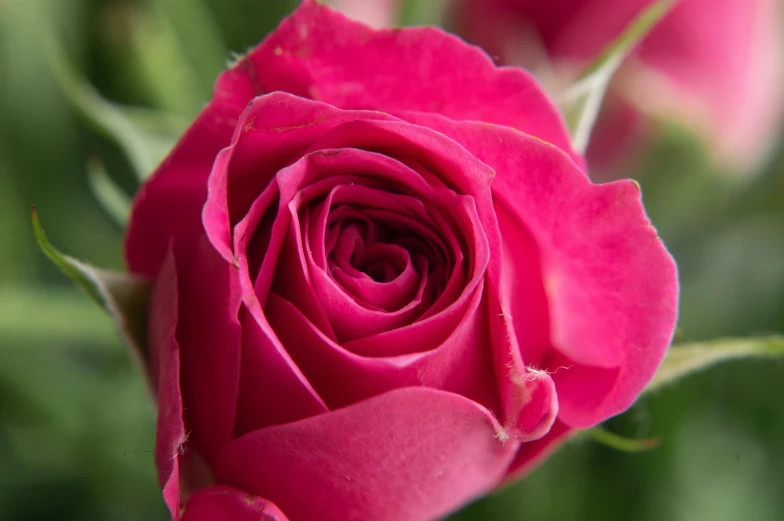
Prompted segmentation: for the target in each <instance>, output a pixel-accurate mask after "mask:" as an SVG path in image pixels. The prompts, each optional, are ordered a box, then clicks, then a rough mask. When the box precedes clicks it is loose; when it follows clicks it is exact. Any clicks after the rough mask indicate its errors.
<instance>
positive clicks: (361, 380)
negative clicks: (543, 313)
mask: <svg viewBox="0 0 784 521" xmlns="http://www.w3.org/2000/svg"><path fill="white" fill-rule="evenodd" d="M481 296H482V294H481V292H480V291H475V292H474V295H473V298H472V299H471V300H470V302H469V307H468V310H467V311H465V312H463V314H461V315H460V316H457V317H454V319H455V321H456V322H455V323H450V324H448V325H447V326H446V328H447V329H448V330H449V331H450V333H451V334H450V335H449V336H448V337H447V338H446V339H444V340H442V341H441V342H442V343H441V344H440V345H437V346H435V347H433V348H431V349H430V350H429V351H425V352H419V353H414V354H410V355H403V356H396V357H389V358H368V357H363V356H359V355H357V354H354V353H352V352H350V351H348V350H346V349H344V348H343V347H342V346H340V345H338V344H336V343H334V342H333V341H331V340H330V339H329V338H327V337H326V336H325V335H324V334H323V333H322V332H321V331H319V330H318V329H317V328H316V327H315V326H314V325H313V324H312V323H311V322H310V321H308V320H307V319H306V318H305V317H304V316H303V315H302V313H301V312H300V311H299V310H298V309H297V308H295V307H294V306H292V305H291V303H289V302H288V301H286V300H284V299H282V298H280V297H278V296H277V295H276V294H275V293H272V294H270V300H269V302H268V306H267V309H266V313H267V316H268V317H269V321H270V324H272V326H273V327H274V328H275V330H276V331H277V333H278V335H279V337H280V339H281V341H282V342H283V344H284V345H285V346H286V347H287V349H288V351H289V352H290V353H291V356H292V358H293V359H294V360H295V361H296V362H297V365H298V366H299V367H300V368H301V369H302V372H303V373H304V374H305V375H307V377H308V378H309V379H310V381H311V382H312V383H313V386H314V387H315V388H316V389H317V390H318V391H319V394H320V396H321V397H322V398H323V399H324V401H325V402H327V404H328V405H329V406H330V408H333V409H334V408H337V407H343V406H346V405H349V404H352V403H355V402H357V401H360V400H364V399H367V398H369V397H371V396H374V395H376V394H381V393H383V392H386V391H389V390H391V389H394V388H396V387H405V386H415V385H421V386H426V387H434V388H437V389H443V390H446V391H450V392H455V393H459V394H461V395H463V396H467V397H469V398H471V399H472V400H474V401H477V402H479V403H481V404H482V405H484V406H486V407H488V408H490V409H492V410H498V409H499V407H498V400H497V397H496V392H495V379H494V375H493V368H492V360H491V353H490V352H489V351H488V349H487V346H486V344H485V341H484V340H485V338H486V337H487V320H486V316H485V315H484V313H483V311H484V307H483V306H481V305H480V304H482V303H481V301H480V299H481ZM423 334H424V335H432V334H433V333H430V332H428V331H424V333H423ZM442 334H443V333H442Z"/></svg>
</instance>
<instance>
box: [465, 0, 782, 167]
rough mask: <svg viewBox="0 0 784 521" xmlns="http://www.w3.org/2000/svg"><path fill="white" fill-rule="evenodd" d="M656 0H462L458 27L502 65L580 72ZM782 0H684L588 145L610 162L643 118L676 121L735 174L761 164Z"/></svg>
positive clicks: (653, 37) (778, 75) (643, 52)
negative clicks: (551, 66)
mask: <svg viewBox="0 0 784 521" xmlns="http://www.w3.org/2000/svg"><path fill="white" fill-rule="evenodd" d="M653 3H654V0H551V1H548V2H542V1H541V0H460V1H454V2H452V4H451V5H452V6H453V7H454V8H455V10H454V12H453V13H452V18H453V21H454V23H455V25H456V27H457V29H458V32H459V33H460V34H461V35H463V36H464V37H465V38H466V39H468V40H469V41H470V42H472V43H476V44H479V45H481V46H482V47H483V48H485V49H486V50H487V51H488V52H489V53H490V54H492V55H494V56H495V57H497V58H498V59H499V60H500V61H502V62H503V63H509V64H511V63H514V64H519V65H525V66H527V67H530V68H531V69H533V70H536V71H537V72H538V73H540V74H548V70H547V69H548V65H546V64H547V63H549V62H552V64H553V65H554V66H555V70H556V72H561V73H563V72H564V71H569V72H567V73H566V75H569V73H570V72H574V71H577V70H579V69H580V68H581V67H584V66H585V65H586V64H587V63H589V62H590V61H591V60H592V59H594V58H595V57H596V56H598V55H599V53H600V52H601V51H602V49H603V48H605V47H606V46H607V45H609V44H610V43H611V42H612V41H613V39H614V38H615V37H617V36H618V34H620V32H621V31H622V30H623V29H624V28H625V27H627V26H628V25H629V24H630V23H631V22H632V21H633V20H634V19H635V18H636V17H637V16H638V15H639V14H640V13H641V12H642V11H643V10H644V9H645V8H647V7H649V6H650V5H652V4H653ZM780 35H781V2H780V0H680V1H679V2H678V3H677V4H676V5H675V7H673V8H672V10H671V11H670V12H669V13H668V14H667V15H666V16H665V17H664V19H663V20H662V21H661V22H660V23H659V24H658V25H657V26H655V27H654V28H653V30H652V31H651V32H650V33H649V34H648V35H647V36H646V37H645V38H644V40H643V41H642V43H641V44H640V45H639V47H638V48H637V50H636V52H635V53H634V54H633V56H632V57H631V58H630V59H629V60H627V62H626V65H625V66H624V67H622V68H621V70H620V72H619V73H618V75H617V77H616V81H615V82H614V83H613V86H612V89H611V92H610V97H609V99H608V101H607V104H606V106H605V111H604V114H603V115H602V117H601V118H600V120H599V123H598V128H597V131H596V132H595V135H594V138H593V142H592V143H591V147H590V148H589V151H588V156H589V158H590V160H591V162H594V161H596V162H597V164H602V165H607V164H612V163H613V161H614V160H617V159H618V155H619V153H621V152H625V151H628V150H632V149H633V146H632V145H633V144H634V142H635V141H644V140H645V134H647V133H648V131H649V130H650V129H649V128H648V127H649V125H647V124H646V122H647V121H648V119H649V118H646V117H644V116H653V117H654V118H667V119H671V120H675V121H679V122H681V123H683V124H685V125H686V126H688V127H690V128H691V129H692V130H694V131H696V132H697V134H698V135H700V136H702V137H703V138H704V139H705V141H706V144H708V145H709V148H710V151H711V152H712V155H713V156H714V157H715V158H716V159H717V160H719V161H720V162H721V163H722V164H724V165H725V166H727V167H729V170H733V171H735V172H737V173H742V172H745V171H748V170H750V169H753V168H755V167H757V166H759V164H760V162H761V161H762V160H763V159H764V158H765V157H766V155H767V154H766V152H767V151H769V150H770V148H771V147H770V145H772V144H773V143H774V142H775V137H776V135H777V132H776V130H777V129H778V126H779V123H780V121H781V115H782V108H783V106H782V99H784V98H782V96H781V91H782V88H784V81H782V80H783V79H784V76H782V73H783V72H784V69H783V67H782V66H783V65H784V47H782V45H784V44H783V43H782V41H781V36H780ZM549 72H550V73H552V72H553V71H552V70H550V71H549Z"/></svg>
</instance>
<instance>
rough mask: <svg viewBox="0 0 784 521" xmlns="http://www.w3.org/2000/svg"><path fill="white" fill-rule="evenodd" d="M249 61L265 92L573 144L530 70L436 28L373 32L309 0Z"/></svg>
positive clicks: (556, 143)
mask: <svg viewBox="0 0 784 521" xmlns="http://www.w3.org/2000/svg"><path fill="white" fill-rule="evenodd" d="M245 60H247V61H248V62H249V63H250V64H252V65H251V66H252V67H253V68H254V69H255V70H256V71H258V76H259V78H260V84H261V85H262V88H263V89H264V90H266V91H267V92H271V91H273V90H282V91H286V92H291V93H293V94H296V95H299V96H302V97H310V98H313V99H318V100H324V101H326V102H328V103H330V104H332V105H335V106H338V107H341V108H354V109H356V108H360V109H374V110H381V111H387V112H391V111H395V110H422V111H427V112H437V113H440V114H443V115H445V116H448V117H450V118H452V119H458V120H478V121H487V122H491V123H497V124H501V125H509V126H513V127H515V128H517V129H519V130H521V131H523V132H527V133H530V134H532V135H535V136H537V137H539V138H540V139H543V140H545V141H548V142H551V143H554V144H555V145H557V146H559V147H561V148H562V149H563V150H567V151H571V144H570V140H569V136H568V133H567V131H566V126H565V124H564V122H563V120H562V118H561V116H560V114H559V112H558V111H557V110H556V108H555V107H554V106H553V104H552V103H551V102H550V100H549V99H548V98H547V96H546V95H545V94H544V92H543V91H542V90H541V88H540V87H539V85H538V84H537V82H536V81H535V80H534V79H533V78H532V77H531V76H530V75H529V74H528V73H527V72H525V71H524V70H522V69H519V68H498V67H496V66H495V65H494V64H493V62H492V61H491V60H490V58H489V57H488V56H487V55H486V54H485V53H483V52H482V51H481V50H479V49H477V48H475V47H472V46H468V45H466V44H465V42H463V41H462V40H460V39H459V38H457V37H455V36H452V35H449V34H447V33H445V32H443V31H442V30H440V29H437V28H434V27H422V28H405V29H394V30H390V29H386V30H380V31H374V30H372V29H371V28H369V27H367V26H365V25H362V24H360V23H357V22H353V21H351V20H349V19H348V18H346V17H345V16H344V15H342V14H340V13H338V12H336V11H333V10H332V9H329V8H328V7H326V6H324V5H321V4H320V3H318V2H315V1H312V0H306V1H304V2H303V3H302V5H301V6H300V7H299V9H297V10H296V11H295V12H294V13H293V14H292V15H291V16H290V17H289V18H287V19H285V20H284V21H283V22H282V23H281V25H280V27H279V28H278V29H277V30H276V31H275V32H274V33H272V34H271V35H270V36H269V37H268V38H267V39H266V40H264V41H263V42H262V43H261V45H259V47H257V48H256V49H254V50H253V51H251V52H250V53H249V54H248V55H247V56H246V57H245ZM390 71H393V72H390ZM412 85H416V88H412Z"/></svg>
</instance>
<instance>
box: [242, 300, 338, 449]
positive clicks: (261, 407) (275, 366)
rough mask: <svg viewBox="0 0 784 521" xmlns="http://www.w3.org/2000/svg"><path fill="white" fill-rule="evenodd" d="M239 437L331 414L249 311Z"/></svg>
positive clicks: (244, 311)
mask: <svg viewBox="0 0 784 521" xmlns="http://www.w3.org/2000/svg"><path fill="white" fill-rule="evenodd" d="M240 319H241V322H242V333H243V340H242V367H241V373H240V392H239V398H238V400H237V421H236V427H235V430H234V434H235V436H241V435H242V434H244V433H246V432H250V431H252V430H256V429H261V428H263V427H268V426H270V425H278V424H281V423H289V422H292V421H297V420H301V419H302V418H307V417H309V416H315V415H317V414H322V413H325V412H327V410H328V409H327V406H326V405H325V404H324V402H323V401H322V400H321V398H320V397H319V396H318V394H317V393H316V391H315V390H314V389H313V387H312V386H311V385H310V382H308V380H307V378H305V376H304V375H303V374H302V372H301V371H300V370H299V368H298V367H297V366H296V364H294V362H293V361H292V360H291V357H290V356H289V354H288V353H287V352H286V350H285V349H283V346H281V344H280V341H278V339H277V338H274V337H272V338H271V337H270V336H268V335H267V334H265V332H264V330H263V329H262V328H261V327H260V326H259V324H258V323H257V322H256V319H255V318H254V317H253V316H252V315H251V313H250V311H248V310H247V308H244V307H243V309H242V311H241V313H240Z"/></svg>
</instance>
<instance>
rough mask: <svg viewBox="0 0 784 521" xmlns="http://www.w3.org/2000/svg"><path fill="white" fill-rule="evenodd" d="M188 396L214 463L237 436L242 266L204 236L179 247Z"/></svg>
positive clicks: (195, 432) (190, 417) (180, 333)
mask: <svg viewBox="0 0 784 521" xmlns="http://www.w3.org/2000/svg"><path fill="white" fill-rule="evenodd" d="M176 254H177V275H178V279H179V289H180V295H179V325H178V328H177V338H178V340H179V343H180V346H181V347H182V350H181V352H180V364H181V373H182V374H181V385H182V394H183V400H184V402H185V403H187V404H188V406H187V408H186V411H185V416H186V421H187V424H188V427H189V428H191V429H192V433H191V436H192V437H193V440H194V442H196V444H197V445H198V446H199V448H200V449H201V451H202V454H203V456H204V457H205V458H206V459H207V461H208V462H209V463H212V462H213V461H214V458H215V456H216V455H217V452H218V450H219V449H220V447H221V446H223V445H224V444H226V443H227V442H228V441H229V440H231V439H232V438H233V435H234V420H235V409H236V407H237V396H238V393H239V378H240V359H241V351H242V339H241V335H242V331H241V328H240V323H239V318H238V313H239V309H240V288H239V283H238V280H237V276H236V273H235V272H236V268H234V267H233V266H232V265H231V264H229V263H227V262H226V261H225V260H224V259H223V258H221V256H220V254H219V253H218V252H217V251H215V249H214V248H213V246H212V244H210V242H209V241H208V240H207V238H206V237H205V236H204V235H202V236H201V238H200V239H199V240H198V241H197V242H195V243H192V244H182V245H181V247H180V248H178V249H177V251H176Z"/></svg>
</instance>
